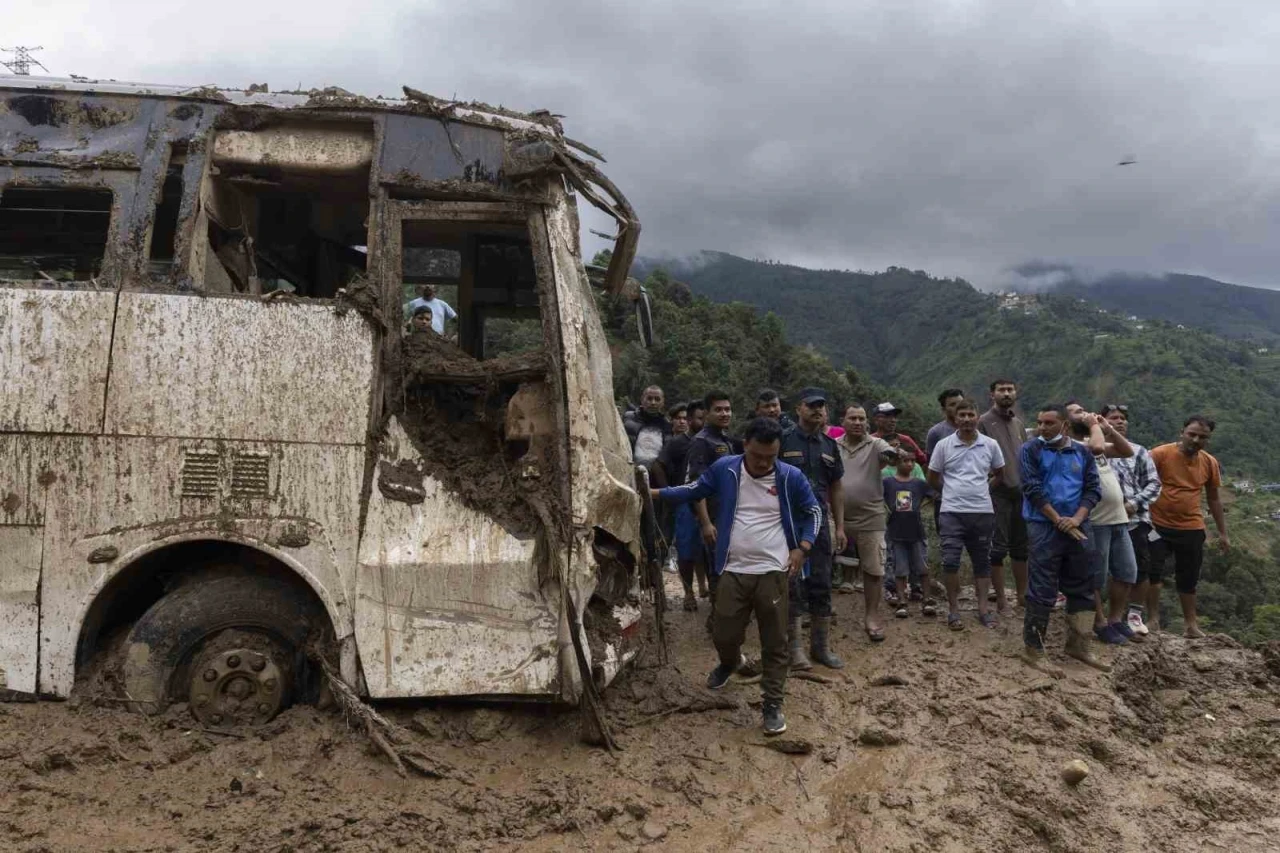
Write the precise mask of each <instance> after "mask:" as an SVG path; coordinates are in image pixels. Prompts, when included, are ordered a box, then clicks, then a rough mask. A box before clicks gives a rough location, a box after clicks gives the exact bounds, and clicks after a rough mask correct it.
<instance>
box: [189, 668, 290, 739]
mask: <svg viewBox="0 0 1280 853" xmlns="http://www.w3.org/2000/svg"><path fill="white" fill-rule="evenodd" d="M191 672H192V676H191V689H190V695H189V701H190V705H191V712H192V713H193V714H195V716H196V718H197V719H198V720H200V722H202V723H204V724H205V725H207V726H214V727H218V728H232V727H235V726H257V725H261V724H263V723H265V722H267V721H268V720H270V719H271V718H272V717H274V716H275V715H276V714H277V713H278V712H279V711H280V709H281V707H282V705H283V702H284V682H285V679H284V677H283V675H282V674H281V669H280V666H279V665H277V664H276V662H275V661H274V660H272V659H271V658H270V657H268V656H267V655H264V654H263V653H261V652H256V651H253V650H251V649H230V650H228V651H219V652H209V653H205V654H202V655H200V657H199V658H198V659H197V660H196V661H195V662H194V664H193V666H192V668H191Z"/></svg>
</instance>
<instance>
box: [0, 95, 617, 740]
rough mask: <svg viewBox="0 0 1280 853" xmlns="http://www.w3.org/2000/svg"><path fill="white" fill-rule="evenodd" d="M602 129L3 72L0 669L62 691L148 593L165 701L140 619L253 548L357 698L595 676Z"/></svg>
mask: <svg viewBox="0 0 1280 853" xmlns="http://www.w3.org/2000/svg"><path fill="white" fill-rule="evenodd" d="M593 158H598V155H597V154H595V152H593V151H591V150H590V149H588V148H586V146H583V145H581V144H580V143H576V142H573V140H570V139H568V138H567V137H565V136H564V134H563V130H562V128H561V126H560V123H559V121H558V120H557V119H556V118H555V117H553V116H551V115H550V114H548V113H527V114H524V113H515V112H512V111H509V110H504V109H501V108H496V107H491V106H488V105H484V104H474V103H458V102H452V101H444V100H441V99H437V98H433V97H431V96H429V95H425V94H423V93H421V92H417V91H416V90H412V89H406V90H405V97H404V98H403V99H396V100H384V99H378V100H374V99H369V98H364V97H360V96H356V95H352V94H350V93H347V92H345V91H343V90H340V89H325V90H315V91H310V92H286V93H269V92H267V91H266V89H265V87H256V86H255V87H251V89H250V90H247V91H232V90H222V89H213V88H198V89H181V88H177V87H156V86H140V85H134V84H124V83H114V82H100V81H85V80H78V79H77V80H71V81H61V80H51V79H48V78H36V77H31V78H15V79H11V80H6V81H5V82H4V84H3V85H0V324H2V325H3V329H4V334H3V335H0V358H2V359H3V363H4V365H5V370H6V382H5V383H4V384H3V386H0V541H3V542H4V543H5V547H3V548H0V591H3V593H4V594H3V595H0V673H3V679H0V689H7V690H17V691H25V692H34V691H36V690H39V691H43V692H46V693H49V694H53V695H67V693H68V692H69V691H70V690H71V687H72V684H73V681H74V679H75V678H76V674H77V671H78V667H83V665H84V664H85V662H86V661H87V660H88V659H89V657H90V656H92V655H93V654H95V653H97V652H98V651H100V649H101V648H102V647H103V646H104V645H105V641H106V639H107V638H108V637H109V636H113V635H118V634H119V632H121V631H126V630H129V625H130V624H131V623H132V620H137V624H136V625H135V626H134V627H133V629H132V632H133V633H131V634H130V635H129V636H130V638H131V639H130V643H129V645H128V648H129V649H130V651H129V656H128V659H129V665H128V666H126V667H125V669H124V673H125V675H124V679H125V682H126V687H128V685H129V684H130V683H133V684H134V687H135V688H136V689H137V690H138V691H143V692H147V693H148V695H147V696H146V697H145V699H144V698H139V697H137V696H135V697H134V698H135V699H136V700H137V701H140V702H147V703H157V702H164V701H167V700H168V699H176V698H181V695H180V694H181V686H180V685H179V687H178V688H175V689H176V690H177V692H175V693H174V694H173V695H172V696H163V695H153V694H155V693H156V692H157V691H160V692H163V691H162V690H161V688H160V687H157V686H156V685H164V684H168V683H169V681H168V680H166V679H167V676H166V677H164V678H159V679H157V677H156V673H157V672H161V671H160V670H157V669H156V667H159V666H162V665H167V664H165V663H164V659H163V658H164V654H162V652H163V651H164V650H163V649H161V648H160V647H159V646H155V645H154V644H153V645H151V646H148V645H147V643H148V642H151V640H150V639H148V638H152V637H153V636H154V634H155V626H154V625H150V626H149V627H148V629H147V630H148V631H150V633H146V632H141V633H142V634H145V636H142V635H141V634H139V632H140V631H141V629H140V628H138V627H137V625H143V624H144V623H147V620H148V615H147V614H148V613H150V612H151V610H149V609H147V607H148V605H150V606H151V607H159V606H160V605H161V604H163V602H164V601H165V600H166V599H165V596H166V595H169V594H171V593H170V592H169V590H172V589H174V588H175V587H176V586H180V585H181V584H182V583H189V582H191V579H190V578H189V577H188V576H189V575H192V573H195V574H196V575H199V573H200V572H201V571H204V570H205V569H207V568H208V566H211V565H212V566H222V567H223V568H224V569H225V568H226V567H227V566H228V564H230V563H234V562H236V561H237V560H238V561H239V562H240V563H242V564H243V563H244V562H245V560H246V559H248V560H249V562H250V563H252V565H253V566H255V567H257V569H255V571H256V570H262V571H268V570H269V571H270V572H278V573H279V575H280V576H281V577H283V578H290V579H292V580H291V581H290V583H293V582H296V587H297V590H298V594H299V595H301V596H304V597H310V598H312V599H313V604H314V611H315V612H316V613H321V614H324V617H325V618H324V623H325V624H324V626H323V628H324V631H322V632H321V633H324V634H327V635H328V636H329V638H330V639H331V640H332V642H333V643H335V644H336V648H337V649H338V651H337V653H336V655H337V657H338V658H340V660H341V664H342V671H343V675H344V677H345V678H346V679H347V680H348V681H349V682H350V683H352V684H353V685H357V686H358V687H360V688H361V689H363V690H364V691H366V692H368V693H369V694H372V695H374V696H423V695H535V696H548V697H555V698H562V699H570V700H573V699H576V698H577V697H578V695H579V694H580V692H581V690H582V689H583V680H584V678H587V679H592V680H596V681H603V680H608V678H611V677H612V675H613V673H615V672H616V670H617V667H618V666H619V665H620V663H621V662H622V661H623V660H625V658H626V657H627V656H628V654H629V648H630V643H631V640H630V634H631V633H632V632H633V630H634V628H633V626H634V624H635V622H636V619H637V618H638V613H639V611H637V610H636V609H635V607H634V600H632V599H628V597H627V596H625V595H622V596H621V597H619V595H618V592H617V590H618V589H619V586H618V582H617V575H618V572H620V571H621V572H623V573H624V574H625V573H630V575H631V577H632V578H633V579H634V578H635V577H636V571H637V565H638V561H639V559H640V556H641V555H640V548H639V542H638V539H639V536H638V533H639V511H640V510H639V500H638V497H637V494H636V491H635V488H634V486H635V484H634V478H633V475H632V473H631V468H630V454H629V451H628V448H627V443H626V439H625V436H624V434H623V432H622V429H621V423H620V421H619V420H618V416H617V412H616V410H614V409H613V407H612V403H611V400H610V399H609V392H608V389H609V388H610V386H611V379H610V376H611V365H610V357H609V352H608V348H607V346H606V345H605V340H604V335H603V329H602V327H601V326H600V319H599V317H598V316H597V314H596V311H595V305H594V297H593V295H592V287H591V285H590V284H589V282H588V279H587V276H586V274H585V271H584V268H583V264H582V258H581V253H580V249H579V246H578V236H577V227H578V225H577V213H576V206H575V205H576V201H575V196H576V195H582V196H584V197H586V198H587V199H588V201H589V202H590V203H592V204H594V205H597V206H599V207H601V209H603V210H605V211H606V212H607V213H608V214H609V215H610V216H612V217H614V218H615V219H616V221H617V223H618V241H617V246H616V251H615V255H614V261H615V262H614V263H613V264H612V265H611V267H610V270H609V273H608V276H607V280H606V282H605V286H607V287H609V288H612V289H614V290H615V291H621V290H622V286H623V281H624V276H625V272H626V268H627V266H629V261H630V257H631V256H632V255H633V254H634V250H635V240H636V236H637V234H638V230H639V223H638V222H637V221H636V219H635V215H634V212H633V211H632V210H631V208H630V205H629V204H628V203H627V201H626V199H625V198H624V197H623V196H622V194H621V193H620V192H618V190H617V188H616V187H614V186H613V185H612V183H610V182H609V181H608V179H607V178H605V177H604V176H603V174H602V173H600V171H599V170H598V168H597V167H596V166H595V164H594V163H592V162H591V160H592V159H593ZM575 191H576V192H575ZM428 284H429V285H432V286H435V287H437V289H438V290H439V292H440V296H441V297H443V298H444V299H445V301H447V302H449V303H450V305H451V306H452V307H453V309H455V310H456V313H457V317H456V319H451V320H450V322H449V325H448V326H447V327H446V329H445V335H444V336H441V335H439V334H436V333H435V332H433V331H430V330H427V331H423V330H422V329H417V330H414V329H411V328H410V326H409V324H407V322H406V320H407V319H408V318H407V317H406V316H405V311H404V307H403V305H404V303H406V302H407V300H408V299H409V298H410V297H411V296H413V295H415V293H414V291H415V290H416V288H417V287H419V286H422V285H428ZM602 395H603V396H602ZM250 554H251V555H253V556H252V558H248V557H246V556H245V555H250ZM601 555H607V559H606V558H604V557H602V556H601ZM263 567H267V568H263ZM601 571H608V572H609V573H610V584H609V588H610V590H611V593H610V595H609V598H610V601H608V602H603V601H601V600H599V599H596V600H595V601H594V603H591V607H592V608H593V609H592V612H591V613H587V609H588V604H589V602H592V593H593V590H595V588H596V586H597V585H598V581H599V573H600V572H601ZM184 578H185V579H186V580H184ZM622 588H625V584H624V586H623V587H622ZM566 603H569V604H570V605H571V608H569V609H566V607H565V604H566ZM144 611H145V612H144ZM584 615H585V616H586V617H587V618H585V619H584ZM584 623H585V628H586V630H584ZM593 626H594V627H593ZM601 626H604V630H602V629H601ZM583 642H585V643H586V645H587V648H586V655H587V659H588V660H589V662H590V664H591V666H592V669H591V670H589V671H586V672H584V671H583V670H582V668H581V667H580V666H578V664H577V662H576V660H575V654H574V646H575V644H578V645H581V644H582V643H583ZM272 671H274V670H272ZM131 673H144V674H145V675H146V678H143V676H142V675H137V676H136V678H135V681H134V682H130V681H129V679H130V678H134V677H135V676H134V675H131ZM161 674H162V675H163V673H161ZM179 680H180V679H179ZM165 689H168V688H165ZM201 690H204V688H201ZM201 695H204V693H201ZM206 722H207V721H206Z"/></svg>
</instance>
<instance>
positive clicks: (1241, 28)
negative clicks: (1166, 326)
mask: <svg viewBox="0 0 1280 853" xmlns="http://www.w3.org/2000/svg"><path fill="white" fill-rule="evenodd" d="M235 5H240V4H235ZM286 5H293V4H286ZM1179 5H1183V4H1179ZM86 8H87V10H89V11H87V14H89V15H102V16H106V15H108V12H107V11H106V9H105V7H103V8H102V10H101V11H92V10H94V9H96V8H97V7H86ZM192 8H195V7H194V6H193V7H192ZM200 8H203V7H200ZM246 8H252V7H249V6H246ZM1171 8H1172V7H1171V6H1170V4H1166V3H1155V2H1146V1H1145V0H1115V2H1106V3H1103V2H1097V3H1090V2H1072V3H1034V4H1029V3H1026V2H1025V0H987V1H986V2H984V0H968V1H967V2H965V1H964V0H955V1H954V2H938V0H900V2H897V3H892V4H890V3H882V2H861V3H852V4H846V3H830V4H815V3H806V2H792V3H789V4H777V3H738V4H732V5H730V4H720V3H716V4H692V3H673V2H668V3H638V2H633V3H631V4H617V3H610V4H600V3H598V2H586V0H547V2H540V3H518V2H509V3H494V2H472V3H468V4H453V3H450V4H443V5H441V6H440V7H438V8H435V9H430V10H425V11H423V10H420V9H419V7H418V4H408V3H406V4H390V5H387V6H385V7H384V5H383V4H370V5H368V6H367V7H347V6H336V5H334V4H329V3H325V2H319V3H315V4H307V5H303V4H301V3H299V4H297V5H296V9H295V10H294V12H295V14H294V15H293V16H290V15H288V14H287V13H282V12H280V11H277V13H276V19H275V20H274V21H273V22H270V23H272V24H273V25H274V26H275V27H276V29H275V30H272V29H271V28H270V26H266V25H264V24H263V23H262V22H254V23H249V22H246V21H245V20H243V19H231V18H228V19H227V21H226V22H221V21H220V20H219V21H213V20H211V19H210V21H208V22H205V21H202V23H201V25H200V27H201V29H202V35H203V37H202V39H200V40H196V39H193V38H191V35H192V33H191V32H190V31H186V30H184V29H182V28H183V27H189V26H191V25H190V24H187V23H180V21H185V20H186V18H185V17H175V18H172V19H171V20H170V21H168V22H167V23H163V24H159V23H158V24H153V26H152V30H153V32H152V43H153V44H160V45H162V49H161V50H160V51H159V55H158V56H157V55H156V54H155V53H154V52H153V53H152V54H151V55H150V56H149V58H148V57H143V58H132V57H122V56H121V54H120V53H119V52H116V53H109V52H106V51H104V52H103V53H102V55H101V57H100V58H99V59H98V61H99V62H100V63H106V62H114V63H115V65H117V66H119V65H121V64H123V66H124V67H105V68H104V67H97V68H93V69H79V68H68V69H66V70H78V71H81V72H82V73H95V74H107V73H112V74H113V76H130V75H132V76H147V77H150V78H160V79H165V80H174V81H177V82H183V81H192V82H208V81H210V80H218V81H220V82H221V81H226V82H229V83H235V84H240V83H245V82H252V81H256V80H270V81H271V82H272V83H273V85H276V86H281V85H288V86H292V85H295V84H296V83H298V82H302V83H303V84H304V85H321V84H324V83H339V84H341V85H343V86H345V87H346V88H350V89H356V90H359V91H363V92H367V93H377V92H384V93H388V94H394V93H395V92H396V91H398V86H399V85H400V84H401V83H406V82H407V83H410V84H412V85H414V86H416V87H418V88H421V89H425V90H427V91H432V92H434V93H437V94H441V95H446V96H448V95H453V94H455V93H456V94H458V95H460V96H463V97H468V98H479V99H482V100H487V101H493V102H502V103H505V104H507V105H511V106H516V107H521V108H535V107H547V108H551V109H554V110H555V111H557V112H561V113H565V114H567V116H568V118H567V119H566V125H567V127H568V129H569V132H570V135H572V136H575V137H577V138H580V139H584V140H587V141H589V142H591V143H592V144H593V145H596V146H597V147H599V148H600V149H601V150H602V151H604V153H605V154H606V156H608V157H609V159H610V163H609V166H608V171H609V174H610V175H611V176H612V177H613V178H614V179H615V180H616V181H617V182H618V183H619V185H621V186H622V187H623V188H624V189H625V190H626V191H627V192H628V194H629V195H630V196H631V198H632V201H633V202H634V203H635V206H636V208H637V209H638V210H639V212H640V214H641V217H642V220H643V222H644V238H643V242H642V251H644V252H646V253H649V254H682V253H689V252H693V251H695V250H697V249H701V248H714V249H721V250H725V251H730V252H735V253H738V254H743V255H747V256H756V257H761V256H763V257H773V258H778V259H785V260H788V261H793V262H798V263H807V264H818V265H823V266H834V267H850V268H867V269H869V268H880V267H884V266H886V265H889V264H900V265H905V266H909V267H912V268H924V269H928V270H930V271H932V272H935V273H937V274H943V275H963V276H965V277H968V278H970V279H971V280H973V281H975V283H979V284H990V285H996V284H999V283H1001V282H1002V281H1003V280H1005V279H1006V278H1007V277H1008V276H1009V275H1011V273H1010V272H1008V271H1009V270H1011V269H1012V268H1013V267H1015V266H1016V265H1018V264H1020V263H1023V262H1025V261H1027V260H1029V259H1045V260H1051V261H1061V262H1067V263H1071V264H1074V265H1076V266H1079V267H1082V268H1092V269H1102V270H1105V269H1131V270H1151V271H1163V270H1180V271H1188V272H1198V273H1204V274H1208V275H1215V276H1217V277H1221V278H1226V279H1228V280H1235V281H1241V282H1245V283H1254V284H1260V285H1280V275H1276V274H1274V273H1273V272H1272V271H1273V270H1276V269H1280V263H1278V261H1280V240H1278V239H1276V235H1277V234H1280V168H1278V167H1280V157H1278V156H1277V152H1278V151H1280V120H1278V119H1276V118H1275V117H1274V108H1273V104H1272V103H1271V102H1270V100H1271V98H1272V93H1271V92H1270V91H1269V87H1270V85H1271V81H1273V80H1274V79H1276V76H1277V73H1276V72H1277V71H1280V68H1277V65H1280V60H1278V59H1277V58H1276V54H1275V52H1274V51H1273V50H1272V49H1271V48H1270V47H1269V45H1268V43H1267V41H1266V34H1267V33H1268V32H1274V31H1275V28H1276V26H1277V25H1280V7H1276V6H1275V5H1274V4H1271V3H1268V2H1264V0H1257V1H1256V2H1239V3H1216V4H1209V3H1208V2H1205V3H1204V4H1203V7H1202V8H1200V9H1198V10H1191V11H1186V10H1183V11H1178V12H1175V11H1171ZM112 10H113V11H111V12H110V13H109V14H110V15H111V16H112V17H119V18H121V19H122V20H125V21H129V20H136V18H131V17H130V16H127V15H117V10H116V7H115V6H113V7H112ZM31 11H32V14H38V12H37V11H36V9H32V10H31ZM297 15H303V16H306V20H307V22H308V23H307V26H305V27H299V26H297V25H296V24H297V21H296V20H295V19H296V16H297ZM144 17H145V16H144ZM206 31H207V32H206ZM246 33H247V34H248V35H246ZM344 33H346V34H349V35H350V36H351V37H350V38H344ZM273 35H275V36H277V38H275V39H273V38H272V36H273ZM46 43H47V39H46ZM87 58H89V57H86V59H87ZM206 78H207V79H206ZM1129 154H1134V155H1136V156H1137V159H1138V162H1137V163H1136V164H1134V165H1131V166H1124V167H1119V166H1116V165H1115V164H1116V162H1117V161H1118V160H1119V159H1120V158H1121V157H1123V156H1125V155H1129Z"/></svg>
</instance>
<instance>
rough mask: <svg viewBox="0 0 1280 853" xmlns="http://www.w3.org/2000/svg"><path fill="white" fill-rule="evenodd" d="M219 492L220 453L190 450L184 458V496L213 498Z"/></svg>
mask: <svg viewBox="0 0 1280 853" xmlns="http://www.w3.org/2000/svg"><path fill="white" fill-rule="evenodd" d="M217 494H218V453H217V451H213V450H188V451H187V452H186V453H185V454H184V456H183V459H182V496H183V497H184V498H211V497H214V496H215V495H217Z"/></svg>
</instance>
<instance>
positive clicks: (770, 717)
mask: <svg viewBox="0 0 1280 853" xmlns="http://www.w3.org/2000/svg"><path fill="white" fill-rule="evenodd" d="M762 713H763V716H764V721H763V722H762V723H761V727H762V728H763V729H764V733H765V734H767V735H780V734H782V733H783V732H785V731H786V730H787V718H786V717H784V716H783V715H782V703H781V702H765V703H764V711H763V712H762Z"/></svg>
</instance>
